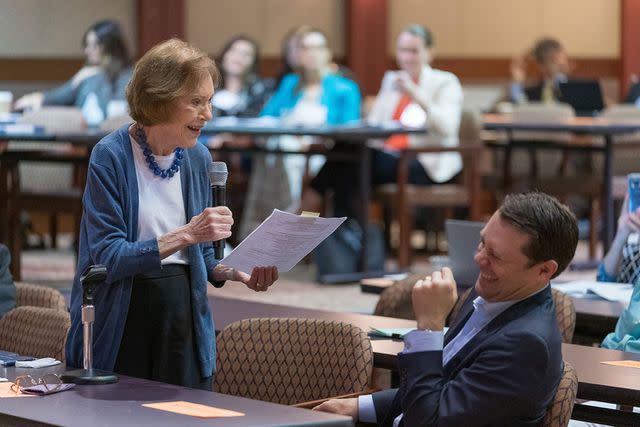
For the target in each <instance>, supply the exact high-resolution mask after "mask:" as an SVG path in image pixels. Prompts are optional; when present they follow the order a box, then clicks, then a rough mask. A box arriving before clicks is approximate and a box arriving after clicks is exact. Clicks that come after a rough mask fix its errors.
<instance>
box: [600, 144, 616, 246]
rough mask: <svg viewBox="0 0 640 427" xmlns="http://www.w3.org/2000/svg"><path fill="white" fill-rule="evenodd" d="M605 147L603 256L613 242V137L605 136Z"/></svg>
mask: <svg viewBox="0 0 640 427" xmlns="http://www.w3.org/2000/svg"><path fill="white" fill-rule="evenodd" d="M604 141H605V146H604V189H603V190H604V191H603V195H602V203H603V205H604V206H603V209H602V212H603V215H604V218H603V223H604V229H603V233H602V234H603V236H602V247H603V251H604V252H603V254H606V253H607V251H608V250H609V245H610V244H611V242H612V241H613V231H614V230H613V220H614V218H613V197H612V189H611V186H612V180H613V136H612V135H606V136H605V139H604Z"/></svg>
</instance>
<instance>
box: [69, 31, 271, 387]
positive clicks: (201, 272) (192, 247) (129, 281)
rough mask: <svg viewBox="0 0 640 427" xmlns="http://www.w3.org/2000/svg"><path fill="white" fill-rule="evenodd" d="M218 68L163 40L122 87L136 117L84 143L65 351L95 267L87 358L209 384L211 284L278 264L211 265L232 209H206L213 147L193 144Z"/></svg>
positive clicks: (77, 345) (257, 278)
mask: <svg viewBox="0 0 640 427" xmlns="http://www.w3.org/2000/svg"><path fill="white" fill-rule="evenodd" d="M217 80H218V69H217V68H216V66H215V64H214V62H213V61H212V60H211V59H210V58H209V57H208V56H207V54H206V53H204V52H202V51H201V50H199V49H197V48H195V47H193V46H191V45H189V44H187V43H185V42H183V41H180V40H177V39H171V40H168V41H166V42H164V43H161V44H159V45H157V46H155V47H153V48H152V49H151V50H149V51H148V52H147V53H146V54H145V55H144V56H143V57H142V58H141V59H140V60H139V61H138V63H137V64H136V66H135V69H134V71H133V76H132V78H131V82H130V83H129V86H128V87H127V101H128V104H129V109H130V112H131V117H132V118H133V120H134V122H133V123H130V124H126V125H124V126H122V127H121V128H119V129H118V130H116V131H115V132H113V133H111V134H109V135H107V136H106V137H104V138H103V139H102V140H101V141H100V142H99V143H98V144H97V145H96V146H95V147H94V148H93V151H92V152H91V158H90V161H89V169H88V174H87V184H86V188H85V192H84V197H83V208H84V212H83V216H82V222H81V226H80V245H79V249H78V264H77V269H76V276H75V279H74V283H73V290H72V293H71V329H70V330H69V336H68V339H67V343H66V360H67V363H68V365H70V366H73V367H81V366H82V360H83V359H82V354H83V345H82V342H83V334H82V315H81V305H82V285H81V283H80V275H81V274H82V273H83V272H84V271H85V270H86V269H87V268H88V267H89V266H91V265H94V264H103V265H105V266H106V269H107V277H106V280H105V282H104V283H102V284H100V285H99V286H98V287H97V289H96V291H95V296H94V300H95V321H94V325H93V329H94V333H93V336H94V342H93V361H94V367H95V368H98V369H104V370H108V371H113V370H115V371H116V372H118V373H121V374H124V375H130V376H134V377H140V378H147V379H151V380H157V381H163V382H167V383H172V384H177V385H182V386H186V387H193V388H202V389H206V390H211V384H212V376H213V374H214V371H215V360H216V352H215V329H214V325H213V320H212V316H211V310H210V308H209V305H208V300H207V287H208V284H207V283H208V282H209V283H212V284H213V285H214V286H217V287H220V286H222V285H223V284H224V282H225V280H232V281H236V282H241V283H243V284H245V285H246V286H247V287H249V288H250V289H252V290H255V291H266V290H267V289H268V288H269V286H271V285H272V284H273V283H274V282H275V280H276V279H277V278H278V271H277V269H276V268H275V267H257V268H255V269H254V270H253V271H252V272H248V273H250V274H247V272H241V271H237V270H234V269H232V268H229V267H226V266H224V265H222V264H219V262H218V260H216V259H215V258H214V250H213V245H212V243H211V242H212V241H218V240H221V239H226V238H228V237H229V236H230V235H231V231H230V230H231V225H232V224H233V216H232V214H231V211H230V210H229V209H228V208H227V207H226V206H218V207H213V208H212V207H210V206H212V194H211V187H210V180H209V175H208V173H207V171H208V167H209V166H210V164H211V154H210V153H209V150H208V149H207V148H206V147H205V146H204V145H203V144H199V143H198V142H197V140H198V137H199V136H200V133H201V130H202V128H203V126H204V125H205V123H206V122H207V121H208V120H210V119H211V98H212V97H213V94H214V85H215V83H216V82H217Z"/></svg>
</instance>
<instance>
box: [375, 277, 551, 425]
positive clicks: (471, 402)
mask: <svg viewBox="0 0 640 427" xmlns="http://www.w3.org/2000/svg"><path fill="white" fill-rule="evenodd" d="M474 298H475V295H474V292H472V293H471V295H470V297H469V298H467V301H466V302H465V303H464V305H463V306H462V309H461V310H460V313H459V314H458V316H457V317H456V319H454V320H453V322H452V326H451V328H450V329H449V331H448V332H447V334H446V335H445V339H444V344H445V346H446V345H447V343H448V342H449V341H451V339H452V338H453V337H454V336H456V335H457V334H458V333H459V332H460V330H461V329H462V327H463V326H464V324H465V323H466V322H467V320H468V319H469V317H470V316H471V313H472V312H473V299H474ZM561 343H562V339H561V336H560V331H559V329H558V324H557V321H556V311H555V307H554V303H553V299H552V297H551V289H550V288H549V287H547V288H546V289H544V290H543V291H541V292H539V293H537V294H535V295H533V296H531V297H529V298H527V299H526V300H523V301H520V302H518V303H516V304H514V305H513V306H511V307H509V308H508V309H507V310H505V311H504V312H503V313H501V314H500V315H499V316H498V317H496V318H495V319H493V320H492V321H491V322H490V323H489V324H488V325H487V326H486V327H485V328H484V329H483V330H481V331H480V332H478V334H477V335H476V336H475V337H473V338H472V339H471V341H469V342H468V343H467V344H466V345H465V346H464V347H463V348H461V349H460V351H459V352H458V353H457V354H456V355H455V356H454V357H453V358H452V359H451V360H450V361H449V363H447V365H446V366H444V367H443V366H442V351H425V352H418V353H409V354H402V353H400V354H399V356H398V365H399V369H400V388H399V389H392V390H384V391H381V392H378V393H375V394H374V395H373V402H374V406H375V410H376V416H377V419H378V424H379V425H381V426H391V425H392V424H393V420H394V419H395V418H396V417H397V416H398V415H399V414H400V413H403V414H404V415H403V418H402V420H403V423H402V424H401V425H404V426H407V427H408V426H411V427H413V426H536V425H539V424H540V423H541V421H542V419H543V418H544V416H545V413H546V408H547V407H548V406H549V404H550V403H551V401H552V400H553V398H554V395H555V391H556V388H557V386H558V384H559V382H560V379H561V377H562V370H563V362H562V348H561Z"/></svg>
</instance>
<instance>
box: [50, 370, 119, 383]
mask: <svg viewBox="0 0 640 427" xmlns="http://www.w3.org/2000/svg"><path fill="white" fill-rule="evenodd" d="M60 379H61V380H62V382H65V383H75V384H82V385H87V384H113V383H117V382H118V376H117V375H116V374H114V373H113V372H109V371H103V370H101V369H75V370H73V371H67V372H65V373H64V374H63V375H62V376H61V377H60Z"/></svg>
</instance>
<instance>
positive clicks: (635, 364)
mask: <svg viewBox="0 0 640 427" xmlns="http://www.w3.org/2000/svg"><path fill="white" fill-rule="evenodd" d="M600 363H602V364H604V365H613V366H624V367H625V368H640V360H614V361H611V362H600Z"/></svg>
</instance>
